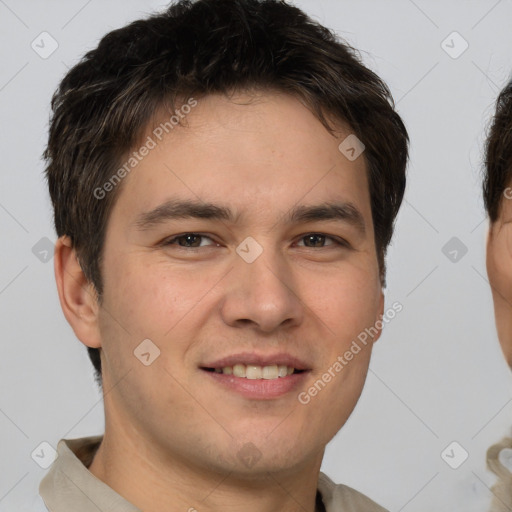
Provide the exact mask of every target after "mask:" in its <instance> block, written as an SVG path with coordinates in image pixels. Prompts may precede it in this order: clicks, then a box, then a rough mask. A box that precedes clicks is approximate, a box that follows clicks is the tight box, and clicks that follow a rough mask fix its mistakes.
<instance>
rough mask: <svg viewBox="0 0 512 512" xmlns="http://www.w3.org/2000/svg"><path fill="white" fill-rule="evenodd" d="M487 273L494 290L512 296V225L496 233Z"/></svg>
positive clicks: (506, 296)
mask: <svg viewBox="0 0 512 512" xmlns="http://www.w3.org/2000/svg"><path fill="white" fill-rule="evenodd" d="M487 272H488V275H489V282H490V284H491V286H492V287H493V289H495V290H497V291H498V292H499V293H500V294H502V295H504V297H505V298H506V299H508V298H509V297H511V296H512V225H510V224H507V225H505V226H503V227H502V228H501V230H500V231H499V232H498V233H496V234H495V235H494V237H493V240H492V241H491V242H490V244H489V247H488V251H487Z"/></svg>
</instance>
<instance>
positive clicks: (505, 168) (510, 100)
mask: <svg viewBox="0 0 512 512" xmlns="http://www.w3.org/2000/svg"><path fill="white" fill-rule="evenodd" d="M484 173H485V174H484V183H483V190H484V204H485V209H486V210H487V214H488V215H489V219H490V221H491V222H496V220H497V219H498V216H499V212H500V207H501V204H502V200H503V193H504V192H505V190H506V188H507V186H509V185H510V183H511V181H512V80H511V81H510V82H509V83H508V85H507V86H506V87H505V88H504V89H503V90H502V91H501V93H500V94H499V96H498V99H497V100H496V112H495V115H494V118H493V120H492V123H491V127H490V130H489V134H488V137H487V142H486V145H485V168H484Z"/></svg>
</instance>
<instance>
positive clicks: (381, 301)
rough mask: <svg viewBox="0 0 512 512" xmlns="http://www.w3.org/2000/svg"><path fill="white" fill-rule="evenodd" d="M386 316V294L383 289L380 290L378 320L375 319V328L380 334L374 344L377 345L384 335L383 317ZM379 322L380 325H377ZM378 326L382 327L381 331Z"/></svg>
mask: <svg viewBox="0 0 512 512" xmlns="http://www.w3.org/2000/svg"><path fill="white" fill-rule="evenodd" d="M383 316H384V292H383V291H382V288H381V290H380V297H379V307H378V314H377V318H375V328H376V329H378V331H379V332H378V333H377V334H376V335H375V336H374V338H373V343H375V342H376V341H377V340H378V339H379V338H380V335H381V334H382V328H383V327H384V322H383V321H382V317H383ZM377 322H378V324H377ZM377 325H380V329H379V328H378V327H377Z"/></svg>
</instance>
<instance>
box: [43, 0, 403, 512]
mask: <svg viewBox="0 0 512 512" xmlns="http://www.w3.org/2000/svg"><path fill="white" fill-rule="evenodd" d="M52 106H53V117H52V121H51V126H50V135H49V142H48V147H47V149H46V151H45V155H44V156H45V158H46V159H47V171H46V172H47V177H48V182H49V188H50V194H51V198H52V202H53V206H54V209H55V226H56V230H57V234H58V236H59V239H58V242H57V244H56V248H55V274H56V280H57V287H58V292H59V298H60V302H61V306H62V309H63V312H64V314H65V316H66V319H67V320H68V322H69V323H70V325H71V326H72V328H73V330H74V332H75V334H76V336H77V337H78V339H79V340H80V341H81V342H82V343H83V344H84V345H86V346H87V347H88V351H89V354H90V357H91V360H92V362H93V364H94V366H95V369H96V372H97V378H98V382H99V383H100V384H101V385H102V389H103V397H104V406H105V434H104V436H99V437H92V438H85V439H78V440H61V441H60V442H59V446H58V458H57V459H56V461H55V462H54V463H53V465H52V468H51V469H50V471H49V473H48V474H47V475H46V476H45V478H44V479H43V481H42V482H41V486H40V493H41V495H42V498H43V499H44V502H45V504H46V506H47V507H48V509H49V510H51V511H52V512H61V511H62V512H64V511H68V510H70V509H73V510H75V511H92V510H95V511H96V510H98V509H99V510H109V511H121V510H123V511H125V510H144V511H146V512H156V511H158V512H160V511H162V510H166V511H168V512H174V511H187V510H188V511H189V512H191V511H195V510H197V511H199V512H203V511H220V510H222V511H226V510H244V511H248V512H251V511H258V512H265V511H270V510H278V509H279V510H282V511H296V510H303V511H308V512H313V511H317V512H320V511H326V512H334V511H339V510H343V511H365V512H368V511H382V510H384V509H383V508H382V507H380V506H378V505H377V504H375V503H374V502H373V501H371V500H370V499H369V498H366V497H365V496H363V495H362V494H360V493H358V492H357V491H355V490H353V489H350V488H348V487H346V486H343V485H338V486H337V485H335V484H334V483H333V482H332V481H331V480H330V479H329V478H328V477H327V476H326V475H323V474H321V473H320V466H321V462H322V457H323V454H324V450H325V446H326V444H327V443H328V442H329V441H330V440H331V439H332V437H333V436H334V435H335V434H336V432H338V430H339V429H340V428H341V427H342V426H343V424H344V423H345V422H346V420H347V418H348V417H349V415H350V414H351V412H352V410H353V409H354V407H355V405H356V402H357V400H358V398H359V396H360V393H361V390H362V388H363V385H364V381H365V377H366V373H367V370H368V365H369V361H370V355H371V349H372V344H373V342H375V341H376V340H377V339H378V337H379V335H380V331H381V328H382V323H383V317H385V313H384V296H383V291H382V289H383V286H384V283H385V281H384V277H385V253H386V248H387V246H388V244H389V242H390V239H391V236H392V232H393V224H394V220H395V217H396V215H397V213H398V209H399V207H400V203H401V201H402V197H403V193H404V187H405V167H406V161H407V150H408V137H407V132H406V130H405V127H404V125H403V123H402V121H401V119H400V117H399V116H398V115H397V114H396V112H395V111H394V109H393V106H392V99H391V96H390V94H389V91H388V89H387V87H386V86H385V84H384V83H383V82H382V81H381V80H380V79H379V78H378V77H377V76H376V75H375V74H374V73H373V72H371V71H370V70H368V69H366V68H365V67H364V66H363V65H362V64H361V63H360V61H359V60H358V58H357V57H356V55H355V52H354V51H353V50H352V49H351V48H350V47H348V46H347V45H345V44H343V43H341V42H340V41H338V40H337V39H336V38H335V36H334V35H333V34H332V33H331V32H329V31H328V30H327V29H325V28H323V27H322V26H320V25H318V24H317V23H315V22H313V21H312V20H311V19H309V18H308V17H307V16H306V15H305V14H304V13H303V12H302V11H300V10H299V9H298V8H296V7H293V6H291V5H288V4H286V3H285V2H281V1H277V0H263V1H257V0H202V1H198V2H189V1H181V2H178V3H176V4H175V5H172V6H171V7H169V9H168V10H167V11H165V12H164V13H162V14H158V15H153V16H151V17H150V18H148V19H145V20H139V21H136V22H134V23H132V24H130V25H128V26H127V27H124V28H122V29H119V30H115V31H113V32H111V33H109V34H107V35H106V36H105V37H104V38H103V39H102V41H101V42H100V43H99V45H98V47H97V48H96V49H94V50H92V51H90V52H89V53H88V54H87V55H86V56H85V57H84V59H83V60H82V61H81V62H80V63H79V64H78V65H76V66H75V67H74V68H73V69H71V70H70V71H69V73H68V74H67V75H66V77H65V78H64V79H63V81H62V83H61V84H60V87H59V89H58V91H57V92H56V94H55V96H54V99H53V101H52ZM393 309H394V310H395V308H393ZM393 314H394V313H393Z"/></svg>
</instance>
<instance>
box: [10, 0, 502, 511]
mask: <svg viewBox="0 0 512 512" xmlns="http://www.w3.org/2000/svg"><path fill="white" fill-rule="evenodd" d="M296 4H297V5H298V6H300V7H302V8H304V9H305V10H306V11H307V12H308V13H310V14H311V15H312V16H314V17H315V18H316V19H318V20H319V21H320V22H322V23H324V24H326V25H327V26H329V27H331V28H333V29H335V30H336V31H337V32H338V33H339V34H340V35H342V37H344V38H345V39H346V40H348V41H349V42H350V43H351V44H353V45H354V46H355V47H356V48H358V49H360V50H361V52H362V56H363V59H364V61H365V63H366V64H367V65H368V66H369V67H371V68H372V69H373V70H375V71H376V72H377V73H378V74H379V75H380V76H381V77H383V78H384V80H385V81H386V82H387V83H388V84H389V86H390V88H391V91H392V93H393V96H394V97H395V99H396V102H397V107H398V110H399V113H400V114H401V116H402V117H403V119H404V121H405V123H406V125H407V128H408V130H409V134H410V137H411V142H412V144H411V161H410V166H409V181H408V189H407V193H406V199H405V202H404V204H403V207H402V211H401V213H400V215H399V218H398V222H397V230H396V234H395V238H394V243H393V246H392V247H391V249H390V252H389V257H388V267H389V270H388V287H387V290H386V301H387V306H388V307H389V306H391V304H392V303H393V302H394V301H400V302H401V303H402V304H403V307H404V309H403V311H402V312H401V313H400V314H399V315H398V316H397V317H396V318H395V319H394V320H393V321H392V322H391V323H390V324H389V325H388V326H386V328H385V331H384V334H383V336H382V337H381V339H380V340H379V342H378V343H377V345H376V347H375V352H374V357H373V359H372V363H371V367H370V368H371V370H370V373H369V377H368V381H367V384H366V387H365V390H364V392H363V395H362V398H361V400H360V402H359V404H358V406H357V408H356V410H355V412H354V414H353V415H352V417H351V418H350V420H349V421H348V423H347V424H346V426H345V427H344V428H343V429H342V430H341V432H340V433H339V434H338V436H337V437H336V438H335V439H334V440H333V441H332V442H331V444H330V445H329V446H328V449H327V452H326V457H325V460H324V465H323V471H325V472H326V473H328V474H329V475H330V476H331V477H332V478H333V479H334V480H335V481H337V482H343V483H346V484H348V485H351V486H353V487H355V488H357V489H359V490H360V491H362V492H364V493H367V494H368V495H370V496H371V497H372V498H373V499H375V500H376V501H377V502H379V503H381V504H382V505H383V506H385V507H387V508H389V509H390V510H391V511H401V510H404V511H411V512H412V511H415V512H420V511H425V512H431V511H433V510H436V511H447V512H448V511H449V512H454V511H459V510H460V511H462V510H464V511H465V512H468V511H477V510H479V511H482V510H485V509H486V506H487V504H488V502H489V501H490V498H491V494H490V491H489V490H488V487H489V486H491V485H492V483H493V482H494V479H493V476H492V474H490V473H489V472H487V470H486V468H485V452H486V449H487V448H488V446H489V445H491V444H493V443H494V442H496V441H498V440H499V439H501V437H503V436H504V435H505V434H507V433H508V429H509V427H510V425H511V424H512V376H511V372H510V371H509V369H508V367H507V366H506V364H505V362H504V360H503V357H502V354H501V351H500V349H499V346H498V342H497V339H496V334H495V327H494V318H493V310H492V302H491V295H490V290H489V286H488V283H487V277H486V271H485V252H484V244H485V237H486V231H487V221H486V220H485V215H484V211H483V207H482V201H481V198H480V195H481V193H480V180H481V178H480V169H481V161H482V156H481V155H482V144H483V140H484V134H485V127H486V125H487V123H488V120H489V116H490V114H491V113H492V110H493V103H494V100H495V98H496V95H497V93H498V90H499V89H501V87H503V85H504V84H505V82H506V80H507V77H508V76H509V74H510V72H511V71H512V30H511V21H512V2H511V1H510V0H501V1H496V0H492V1H487V0H478V1H476V0H472V1H441V0H439V1H426V0H415V1H412V0H393V1H369V0H366V1H353V0H351V1H348V0H347V1H343V0H322V1H318V0H316V1H313V0H300V1H297V2H296ZM163 5H165V4H164V3H163V2H157V1H147V0H137V1H135V0H130V1H126V0H123V1H121V0H116V1H113V0H111V1H100V0H89V1H88V2H87V1H84V0H72V1H67V2H64V1H61V2H56V1H45V2H40V1H39V2H36V1H27V0H24V1H17V2H15V1H14V0H0V34H2V35H1V38H2V45H1V47H0V55H1V63H2V65H1V67H0V111H1V112H0V118H1V120H2V123H1V137H0V149H1V151H0V155H1V163H0V168H1V171H0V180H1V186H0V229H1V241H2V251H1V260H0V261H1V265H0V318H1V322H2V331H3V332H2V343H1V357H0V389H1V390H2V393H1V397H0V436H1V439H2V441H1V447H2V448H1V459H0V510H1V511H3V510H20V509H22V504H23V503H25V502H26V501H27V500H28V501H30V498H31V495H32V494H33V493H35V492H36V489H37V485H38V483H39V481H40V480H41V478H42V477H43V475H44V470H43V469H41V468H40V467H39V466H37V465H36V463H35V462H34V461H33V460H32V458H31V452H32V451H33V450H34V449H35V448H36V447H37V446H38V445H39V444H40V443H41V442H42V441H47V442H49V443H50V444H51V445H53V446H56V444H57V441H58V440H59V439H60V438H62V437H67V438H72V437H80V436H85V435H93V434H96V433H102V431H103V409H102V401H101V397H100V394H99V392H98V391H97V389H96V385H95V383H94V381H93V377H92V366H91V365H90V363H89V360H88V357H87V354H86V350H85V348H84V347H83V346H82V345H81V344H80V343H79V342H78V341H77V340H76V338H75V337H74V335H73V332H72V330H71V328H70V327H69V326H68V324H67V323H66V321H65V319H64V316H63V315H62V313H61V310H60V306H59V304H58V298H57V293H56V287H55V284H54V276H53V259H52V260H50V261H49V262H47V263H43V262H41V261H39V259H38V258H36V256H35V255H34V254H33V253H32V247H33V246H34V245H35V244H36V243H37V242H38V241H39V240H40V239H41V238H42V237H48V238H49V239H51V240H52V241H54V240H55V233H54V231H53V227H52V212H51V207H50V202H49V198H48V193H47V191H46V186H45V182H44V180H43V176H42V169H43V165H42V162H41V160H40V155H41V153H42V151H43V147H44V144H45V141H46V136H47V124H48V116H49V102H50V98H51V94H52V92H53V91H54V89H55V88H56V86H57V84H58V82H59V80H60V79H61V78H62V77H63V75H64V73H65V72H66V71H67V69H68V68H69V67H70V66H72V65H73V64H75V63H76V62H77V60H78V59H79V57H81V56H82V55H83V54H84V53H85V51H86V50H88V49H91V48H93V47H94V46H95V45H96V44H97V42H98V40H99V38H100V37H101V36H102V35H104V34H105V33H106V32H108V31H110V30H112V29H114V28H118V27H121V26H123V25H124V24H126V23H127V22H129V21H131V20H134V19H136V18H139V17H141V16H143V15H145V14H146V13H149V12H151V11H153V10H154V9H159V8H161V7H162V6H163ZM43 31H47V32H49V33H50V34H51V35H52V37H53V38H55V40H56V41H57V42H58V44H59V47H58V49H57V50H56V51H55V52H54V53H53V54H52V55H51V56H50V57H49V58H47V59H42V58H41V57H40V56H39V55H38V54H36V53H35V52H34V50H33V49H32V48H31V42H32V41H33V40H34V39H36V37H38V35H39V34H40V33H41V32H43ZM453 31H457V32H458V33H459V34H460V35H461V36H462V37H463V38H464V39H465V40H466V41H467V42H468V44H469V48H468V49H467V50H466V51H465V52H464V53H463V54H462V55H460V56H459V57H458V58H456V59H454V58H452V57H450V56H449V55H448V54H447V53H446V52H445V51H444V50H443V48H442V46H441V43H442V41H443V40H445V38H446V37H447V36H448V35H449V34H451V33H452V32H453ZM448 43H449V44H450V45H452V46H454V49H453V50H452V51H456V50H458V49H459V48H461V46H460V44H459V43H458V42H457V40H456V39H455V40H454V42H453V44H452V43H450V40H448ZM452 237H457V238H458V239H459V240H460V241H461V242H462V243H463V244H464V245H465V246H466V247H467V249H468V252H467V254H465V255H464V256H463V257H462V258H460V253H459V258H460V259H459V260H458V261H457V262H452V261H450V260H449V259H448V258H447V257H446V256H445V254H443V252H442V248H443V246H444V245H445V244H446V243H447V242H448V241H449V240H450V239H451V238H452ZM452 441H457V442H458V443H460V445H461V446H463V447H464V449H465V450H467V452H468V453H469V458H468V459H467V460H466V461H465V462H464V463H463V464H462V465H461V466H460V467H459V468H458V469H456V470H454V469H452V468H450V467H449V466H448V465H447V464H446V463H445V462H444V460H443V459H442V458H441V452H442V451H443V450H444V449H445V448H446V447H447V446H448V445H449V444H450V443H451V442H452Z"/></svg>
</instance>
